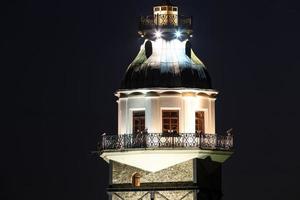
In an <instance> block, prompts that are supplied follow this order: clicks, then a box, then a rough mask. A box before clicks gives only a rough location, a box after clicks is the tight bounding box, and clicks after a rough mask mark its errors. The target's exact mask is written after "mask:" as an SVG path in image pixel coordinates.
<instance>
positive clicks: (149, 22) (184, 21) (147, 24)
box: [139, 15, 193, 30]
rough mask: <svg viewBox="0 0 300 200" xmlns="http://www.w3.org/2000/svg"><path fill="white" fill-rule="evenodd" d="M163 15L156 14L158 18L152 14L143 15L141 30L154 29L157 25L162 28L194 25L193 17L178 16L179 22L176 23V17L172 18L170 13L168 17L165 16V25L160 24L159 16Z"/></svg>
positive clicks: (184, 27) (189, 27) (186, 27)
mask: <svg viewBox="0 0 300 200" xmlns="http://www.w3.org/2000/svg"><path fill="white" fill-rule="evenodd" d="M160 17H162V16H156V18H155V17H154V16H153V15H150V16H142V17H141V18H140V23H139V28H140V30H147V29H153V28H157V27H161V28H176V27H178V28H181V29H192V27H193V23H192V22H193V20H192V17H185V16H178V23H176V22H175V21H176V20H175V19H173V18H170V17H171V16H170V15H166V17H163V19H165V23H164V25H161V24H160V25H158V24H159V22H158V21H157V22H156V20H158V18H160Z"/></svg>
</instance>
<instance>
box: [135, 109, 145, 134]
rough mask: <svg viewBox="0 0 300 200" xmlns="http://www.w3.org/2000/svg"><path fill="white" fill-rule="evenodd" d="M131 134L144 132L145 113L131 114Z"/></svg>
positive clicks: (136, 112)
mask: <svg viewBox="0 0 300 200" xmlns="http://www.w3.org/2000/svg"><path fill="white" fill-rule="evenodd" d="M132 122H133V123H132V132H133V133H134V134H137V133H140V132H142V131H144V130H145V111H134V112H133V113H132Z"/></svg>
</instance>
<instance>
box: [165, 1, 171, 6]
mask: <svg viewBox="0 0 300 200" xmlns="http://www.w3.org/2000/svg"><path fill="white" fill-rule="evenodd" d="M163 3H164V4H165V5H167V6H169V5H173V4H172V3H171V0H164V1H163Z"/></svg>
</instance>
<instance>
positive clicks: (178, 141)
mask: <svg viewBox="0 0 300 200" xmlns="http://www.w3.org/2000/svg"><path fill="white" fill-rule="evenodd" d="M132 148H200V149H204V150H224V151H230V150H232V149H233V135H217V134H203V133H201V134H197V133H181V134H176V135H175V134H174V135H170V134H167V135H165V134H162V133H141V134H137V135H136V136H134V135H133V134H122V135H106V134H103V135H102V136H101V140H100V142H99V149H100V150H113V149H132Z"/></svg>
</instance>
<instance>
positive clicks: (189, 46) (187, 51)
mask: <svg viewBox="0 0 300 200" xmlns="http://www.w3.org/2000/svg"><path fill="white" fill-rule="evenodd" d="M185 54H186V55H187V56H188V57H189V58H191V54H192V44H191V42H190V41H187V42H186V43H185Z"/></svg>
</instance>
